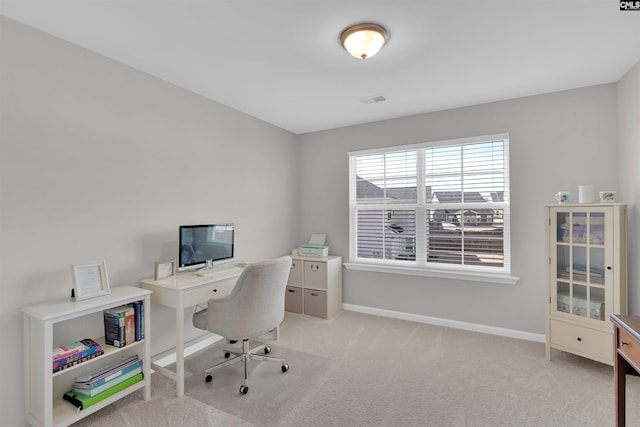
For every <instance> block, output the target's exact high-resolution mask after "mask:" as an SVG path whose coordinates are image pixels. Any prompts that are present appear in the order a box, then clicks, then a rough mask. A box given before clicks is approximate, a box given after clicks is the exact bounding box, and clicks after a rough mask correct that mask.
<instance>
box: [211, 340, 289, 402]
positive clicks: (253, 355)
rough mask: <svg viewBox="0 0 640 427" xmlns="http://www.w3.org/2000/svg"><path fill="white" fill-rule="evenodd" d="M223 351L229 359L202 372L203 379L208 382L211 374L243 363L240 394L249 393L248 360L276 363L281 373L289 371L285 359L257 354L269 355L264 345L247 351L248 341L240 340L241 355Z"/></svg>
mask: <svg viewBox="0 0 640 427" xmlns="http://www.w3.org/2000/svg"><path fill="white" fill-rule="evenodd" d="M223 351H224V357H226V358H229V357H230V358H229V359H228V360H225V361H224V362H220V363H218V364H217V365H214V366H212V367H211V368H209V369H207V370H206V371H204V379H205V381H206V382H210V381H211V380H212V379H213V373H214V372H215V371H217V370H219V369H222V368H224V367H227V366H229V365H232V364H234V363H237V362H244V384H243V385H241V386H240V393H242V394H247V393H248V391H249V375H248V370H247V364H248V362H249V360H260V361H263V362H277V363H280V364H281V370H282V372H287V371H288V370H289V365H288V364H287V362H286V361H285V359H280V358H276V357H271V356H264V355H261V354H257V353H258V352H261V351H264V354H265V355H266V354H269V353H271V347H269V346H268V345H266V344H262V345H259V346H257V347H254V348H253V349H249V340H248V339H246V340H242V352H241V353H238V352H237V351H233V350H223ZM231 356H233V357H231Z"/></svg>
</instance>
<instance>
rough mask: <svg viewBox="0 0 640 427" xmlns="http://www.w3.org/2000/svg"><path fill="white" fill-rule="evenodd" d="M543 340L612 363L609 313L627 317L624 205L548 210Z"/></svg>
mask: <svg viewBox="0 0 640 427" xmlns="http://www.w3.org/2000/svg"><path fill="white" fill-rule="evenodd" d="M546 228H547V230H546V235H547V304H546V306H547V316H546V317H547V321H546V327H547V331H546V332H547V340H546V341H547V342H546V356H547V359H549V360H550V359H551V349H552V348H555V349H558V350H562V351H566V352H569V353H573V354H577V355H579V356H583V357H586V358H589V359H592V360H596V361H598V362H602V363H606V364H608V365H613V364H614V349H613V346H612V342H613V327H612V325H611V322H610V321H609V315H610V314H612V313H615V314H622V315H626V314H627V207H626V205H624V204H620V203H612V204H559V205H549V206H546Z"/></svg>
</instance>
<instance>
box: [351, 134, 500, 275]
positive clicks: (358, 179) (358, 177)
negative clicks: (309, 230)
mask: <svg viewBox="0 0 640 427" xmlns="http://www.w3.org/2000/svg"><path fill="white" fill-rule="evenodd" d="M508 142H509V140H508V135H506V134H503V135H492V136H487V137H478V138H467V139H463V140H453V141H440V142H436V143H426V144H417V145H411V146H404V147H391V148H387V149H376V150H366V151H358V152H352V153H349V159H350V168H349V169H350V177H349V179H350V184H349V186H350V193H349V194H350V259H351V261H352V262H371V263H382V264H394V265H395V264H401V265H411V266H418V267H420V266H421V267H425V268H432V267H436V268H461V269H465V270H474V269H475V270H478V269H480V270H482V269H486V270H490V271H500V272H506V273H508V272H509V271H510V257H509V248H510V244H509V185H508V184H509V179H508V176H509V174H508V164H509V162H508Z"/></svg>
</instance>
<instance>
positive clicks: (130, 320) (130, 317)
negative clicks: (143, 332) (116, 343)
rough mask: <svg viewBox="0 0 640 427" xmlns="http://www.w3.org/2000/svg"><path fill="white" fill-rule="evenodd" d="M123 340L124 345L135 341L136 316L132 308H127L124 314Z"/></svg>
mask: <svg viewBox="0 0 640 427" xmlns="http://www.w3.org/2000/svg"><path fill="white" fill-rule="evenodd" d="M124 339H125V345H130V344H133V343H134V342H135V341H136V315H135V311H134V309H133V307H129V309H128V310H126V311H125V314H124Z"/></svg>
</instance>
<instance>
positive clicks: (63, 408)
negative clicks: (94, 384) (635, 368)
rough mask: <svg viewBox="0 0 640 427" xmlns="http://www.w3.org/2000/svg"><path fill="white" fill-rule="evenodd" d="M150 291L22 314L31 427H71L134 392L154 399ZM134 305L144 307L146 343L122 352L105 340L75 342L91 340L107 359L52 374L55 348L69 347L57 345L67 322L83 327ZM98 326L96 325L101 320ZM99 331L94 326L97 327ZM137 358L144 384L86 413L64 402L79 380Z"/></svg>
mask: <svg viewBox="0 0 640 427" xmlns="http://www.w3.org/2000/svg"><path fill="white" fill-rule="evenodd" d="M150 294H151V292H150V291H148V290H146V289H140V288H134V287H131V286H120V287H116V288H113V289H111V293H110V294H109V295H105V296H101V297H97V298H92V299H88V300H84V301H71V300H70V299H69V300H63V301H58V302H49V303H45V304H38V305H31V306H28V307H24V308H23V309H22V312H23V317H24V354H25V356H26V360H25V405H26V408H25V410H26V419H27V422H28V423H29V424H30V425H32V426H46V427H49V426H68V425H69V424H72V423H74V422H76V421H79V420H80V419H82V418H84V417H86V416H87V415H90V414H92V413H94V412H96V411H98V410H100V409H102V408H104V407H105V406H107V405H109V404H111V403H113V402H115V401H116V400H118V399H121V398H123V397H124V396H126V395H128V394H130V393H133V392H134V391H136V390H139V389H141V388H144V391H143V398H144V400H149V398H150V397H151V375H150V372H151V371H150V365H151V364H150V344H149V343H150V340H149V336H150V335H149V324H150V321H149V315H150V298H149V295H150ZM135 301H142V302H143V303H144V325H145V331H144V336H145V339H144V340H142V341H136V342H135V343H133V344H130V345H127V346H125V347H122V348H116V347H113V346H110V345H105V343H104V336H103V337H98V338H95V337H86V336H78V337H76V339H75V341H79V340H81V339H84V338H92V339H94V340H95V341H97V342H99V343H100V344H101V345H102V348H103V350H104V354H103V355H102V356H99V357H96V358H94V359H90V360H87V361H85V362H82V363H80V364H78V365H76V366H72V367H70V368H67V369H64V370H62V371H58V372H56V373H52V371H53V367H52V359H53V348H54V347H57V346H60V345H64V344H69V343H68V342H54V338H53V337H54V336H55V329H56V328H57V327H63V325H64V322H65V321H68V320H72V321H75V322H78V323H79V324H83V323H82V322H87V321H92V322H98V321H100V322H102V317H101V316H99V315H96V313H98V312H102V311H104V310H106V309H108V308H112V307H117V306H119V305H123V304H128V303H131V302H135ZM98 318H99V320H96V319H98ZM94 326H95V325H94ZM134 354H137V355H138V357H139V358H140V359H142V372H143V375H144V379H143V380H142V381H140V382H139V383H136V384H133V385H132V386H130V387H128V388H126V389H125V390H122V391H120V392H119V393H116V394H114V395H113V396H109V397H108V398H106V399H105V400H103V401H101V402H99V403H96V404H94V405H92V406H90V407H88V408H86V409H83V410H78V409H77V408H75V407H74V406H73V405H72V404H71V403H69V402H67V401H65V400H63V398H62V396H63V394H64V393H66V392H67V391H69V390H71V384H72V383H73V382H74V380H75V378H76V377H77V376H80V375H84V374H86V373H88V372H91V371H94V370H96V369H99V368H101V367H103V366H106V365H109V364H111V363H113V362H115V361H117V360H119V359H122V358H125V357H129V356H132V355H134Z"/></svg>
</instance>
